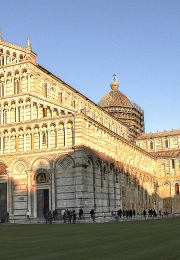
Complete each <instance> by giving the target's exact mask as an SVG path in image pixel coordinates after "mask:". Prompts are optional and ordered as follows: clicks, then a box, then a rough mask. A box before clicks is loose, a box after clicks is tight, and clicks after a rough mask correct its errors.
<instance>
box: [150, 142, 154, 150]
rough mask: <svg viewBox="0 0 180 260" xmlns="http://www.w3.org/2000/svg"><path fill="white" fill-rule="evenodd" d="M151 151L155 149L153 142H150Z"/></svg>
mask: <svg viewBox="0 0 180 260" xmlns="http://www.w3.org/2000/svg"><path fill="white" fill-rule="evenodd" d="M150 149H154V143H153V141H150Z"/></svg>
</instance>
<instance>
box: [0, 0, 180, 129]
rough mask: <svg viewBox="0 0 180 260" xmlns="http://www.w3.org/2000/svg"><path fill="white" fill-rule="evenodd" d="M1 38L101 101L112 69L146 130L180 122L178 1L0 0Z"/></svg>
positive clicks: (107, 89)
mask: <svg viewBox="0 0 180 260" xmlns="http://www.w3.org/2000/svg"><path fill="white" fill-rule="evenodd" d="M0 12H1V15H0V28H1V29H2V37H3V40H5V41H8V42H12V43H15V44H18V45H22V46H26V40H27V38H30V39H31V46H32V49H33V51H34V52H35V53H37V54H38V57H37V62H38V63H39V64H40V65H41V66H43V67H45V68H46V69H47V70H49V71H50V72H52V73H53V74H55V75H56V76H58V77H59V78H61V79H62V80H63V81H65V82H66V83H68V84H69V85H71V86H72V87H73V88H75V89H77V90H78V91H80V92H81V93H82V94H84V95H85V96H87V97H88V98H89V99H91V100H92V101H94V102H95V103H98V102H99V101H100V100H101V98H102V97H103V96H104V95H105V94H106V93H107V92H109V91H110V83H111V81H112V78H113V74H114V73H115V74H116V75H117V79H118V82H119V85H120V88H119V90H120V91H122V92H123V93H124V94H125V95H126V96H127V97H128V98H129V99H130V100H131V101H135V102H136V103H137V104H138V105H139V106H140V107H141V108H142V109H143V110H144V113H145V131H146V133H149V132H150V131H151V132H156V131H157V130H158V131H164V130H171V129H179V128H180V120H179V117H180V115H179V114H180V113H179V111H180V102H179V100H180V1H179V0H169V1H168V0H131V1H129V0H29V1H25V0H2V1H1V7H0Z"/></svg>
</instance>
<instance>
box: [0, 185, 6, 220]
mask: <svg viewBox="0 0 180 260" xmlns="http://www.w3.org/2000/svg"><path fill="white" fill-rule="evenodd" d="M6 211H7V183H0V219H1V218H2V217H4V215H5V213H6Z"/></svg>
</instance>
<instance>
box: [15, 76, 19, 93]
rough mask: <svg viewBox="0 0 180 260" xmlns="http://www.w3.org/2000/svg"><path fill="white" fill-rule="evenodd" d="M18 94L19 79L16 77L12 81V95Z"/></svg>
mask: <svg viewBox="0 0 180 260" xmlns="http://www.w3.org/2000/svg"><path fill="white" fill-rule="evenodd" d="M16 94H19V80H18V79H16V80H15V82H14V95H16Z"/></svg>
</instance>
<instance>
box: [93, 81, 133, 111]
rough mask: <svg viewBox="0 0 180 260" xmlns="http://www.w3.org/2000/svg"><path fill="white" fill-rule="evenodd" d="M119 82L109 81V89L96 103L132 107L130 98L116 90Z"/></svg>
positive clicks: (104, 105) (105, 105)
mask: <svg viewBox="0 0 180 260" xmlns="http://www.w3.org/2000/svg"><path fill="white" fill-rule="evenodd" d="M118 87H119V84H118V82H116V81H114V82H112V83H111V89H112V90H111V91H110V92H108V93H107V94H106V95H105V96H104V97H103V98H102V99H101V100H100V102H99V103H98V105H99V106H100V107H111V106H122V107H130V108H133V105H132V104H131V102H130V100H129V99H128V98H127V97H126V96H125V95H124V94H123V93H122V92H121V91H119V90H118Z"/></svg>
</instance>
